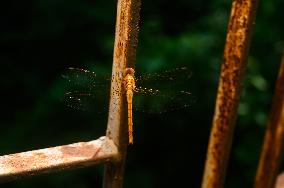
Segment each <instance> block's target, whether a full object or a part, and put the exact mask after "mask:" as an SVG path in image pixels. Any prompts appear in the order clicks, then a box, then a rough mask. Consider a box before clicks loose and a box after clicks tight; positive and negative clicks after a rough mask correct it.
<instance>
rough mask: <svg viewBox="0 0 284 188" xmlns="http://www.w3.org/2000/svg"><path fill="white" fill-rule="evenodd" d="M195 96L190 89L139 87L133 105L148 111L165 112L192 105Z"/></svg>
mask: <svg viewBox="0 0 284 188" xmlns="http://www.w3.org/2000/svg"><path fill="white" fill-rule="evenodd" d="M193 102H194V100H193V97H192V95H191V93H190V92H189V91H184V90H181V91H175V90H167V91H166V90H163V91H161V90H154V89H146V88H138V89H137V90H136V92H135V93H134V97H133V107H134V109H135V110H138V111H142V112H147V113H163V112H169V111H175V110H179V109H184V108H187V107H189V106H191V105H192V103H193Z"/></svg>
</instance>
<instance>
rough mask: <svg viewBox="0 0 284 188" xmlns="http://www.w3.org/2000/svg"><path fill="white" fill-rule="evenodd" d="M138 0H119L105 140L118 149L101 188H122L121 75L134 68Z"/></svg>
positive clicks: (123, 125) (124, 121) (124, 112)
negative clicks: (110, 141)
mask: <svg viewBox="0 0 284 188" xmlns="http://www.w3.org/2000/svg"><path fill="white" fill-rule="evenodd" d="M140 6H141V0H118V4H117V17H116V29H115V42H114V53H113V67H112V82H111V95H110V96H111V98H110V106H109V117H108V128H107V133H106V134H107V136H108V137H109V138H111V139H112V140H113V141H114V143H115V144H116V145H117V147H118V151H119V155H118V158H117V159H116V160H115V161H113V162H110V163H108V164H106V165H105V173H104V183H103V187H104V188H120V187H122V184H123V174H124V163H125V157H126V153H127V145H128V136H127V135H128V134H127V131H128V128H127V110H125V109H126V108H127V105H126V95H125V93H124V88H123V87H122V84H123V72H124V70H125V68H126V67H134V63H135V59H136V48H137V44H138V37H137V36H138V30H139V27H138V23H139V13H140Z"/></svg>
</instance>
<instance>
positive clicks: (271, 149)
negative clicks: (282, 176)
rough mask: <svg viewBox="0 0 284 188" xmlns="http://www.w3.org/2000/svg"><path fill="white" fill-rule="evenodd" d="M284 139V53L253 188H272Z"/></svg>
mask: <svg viewBox="0 0 284 188" xmlns="http://www.w3.org/2000/svg"><path fill="white" fill-rule="evenodd" d="M283 138H284V53H283V56H282V62H281V66H280V70H279V74H278V80H277V83H276V87H275V92H274V98H273V103H272V108H271V111H270V116H269V120H268V125H267V129H266V133H265V138H264V143H263V147H262V153H261V157H260V161H259V164H258V170H257V175H256V178H255V184H254V187H255V188H273V187H274V184H275V179H276V176H277V174H278V168H279V164H280V160H281V155H282V152H283V141H284V140H283Z"/></svg>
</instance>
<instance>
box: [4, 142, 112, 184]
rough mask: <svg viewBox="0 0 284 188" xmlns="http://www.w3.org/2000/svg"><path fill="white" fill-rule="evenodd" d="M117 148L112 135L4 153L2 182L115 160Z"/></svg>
mask: <svg viewBox="0 0 284 188" xmlns="http://www.w3.org/2000/svg"><path fill="white" fill-rule="evenodd" d="M117 153H118V151H117V147H116V146H115V144H114V143H113V141H112V140H110V139H109V138H108V137H101V138H99V139H97V140H94V141H89V142H78V143H74V144H69V145H63V146H57V147H52V148H46V149H40V150H34V151H27V152H22V153H16V154H10V155H4V156H0V182H1V183H2V182H7V181H11V180H14V179H18V178H21V177H26V176H33V175H37V174H41V173H51V172H54V171H60V170H65V169H70V168H75V167H83V166H90V165H94V164H98V163H102V162H107V161H111V160H113V159H115V157H116V156H117Z"/></svg>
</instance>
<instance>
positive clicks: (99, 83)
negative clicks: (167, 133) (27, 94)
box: [63, 67, 193, 113]
mask: <svg viewBox="0 0 284 188" xmlns="http://www.w3.org/2000/svg"><path fill="white" fill-rule="evenodd" d="M190 77H191V72H190V71H189V70H188V69H187V68H185V67H182V68H176V69H172V70H168V71H164V72H161V73H153V74H144V75H142V76H138V77H137V79H136V89H135V93H134V98H133V109H134V110H138V111H143V112H149V113H162V112H165V111H172V110H177V109H181V108H186V107H188V106H190V105H191V104H192V102H193V97H192V96H191V94H190V91H189V90H188V87H187V86H188V83H189V80H190V79H189V78H190ZM63 78H64V79H65V80H66V81H67V84H66V85H67V88H66V91H68V92H66V94H65V95H64V97H63V101H64V103H65V104H66V105H67V106H69V107H71V108H74V109H80V110H88V111H96V112H102V111H103V112H105V111H106V110H107V108H108V102H109V93H110V92H109V86H110V79H109V78H110V77H101V76H97V74H96V73H94V72H91V71H88V70H84V69H78V68H69V69H68V70H67V71H66V73H65V74H64V75H63Z"/></svg>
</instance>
